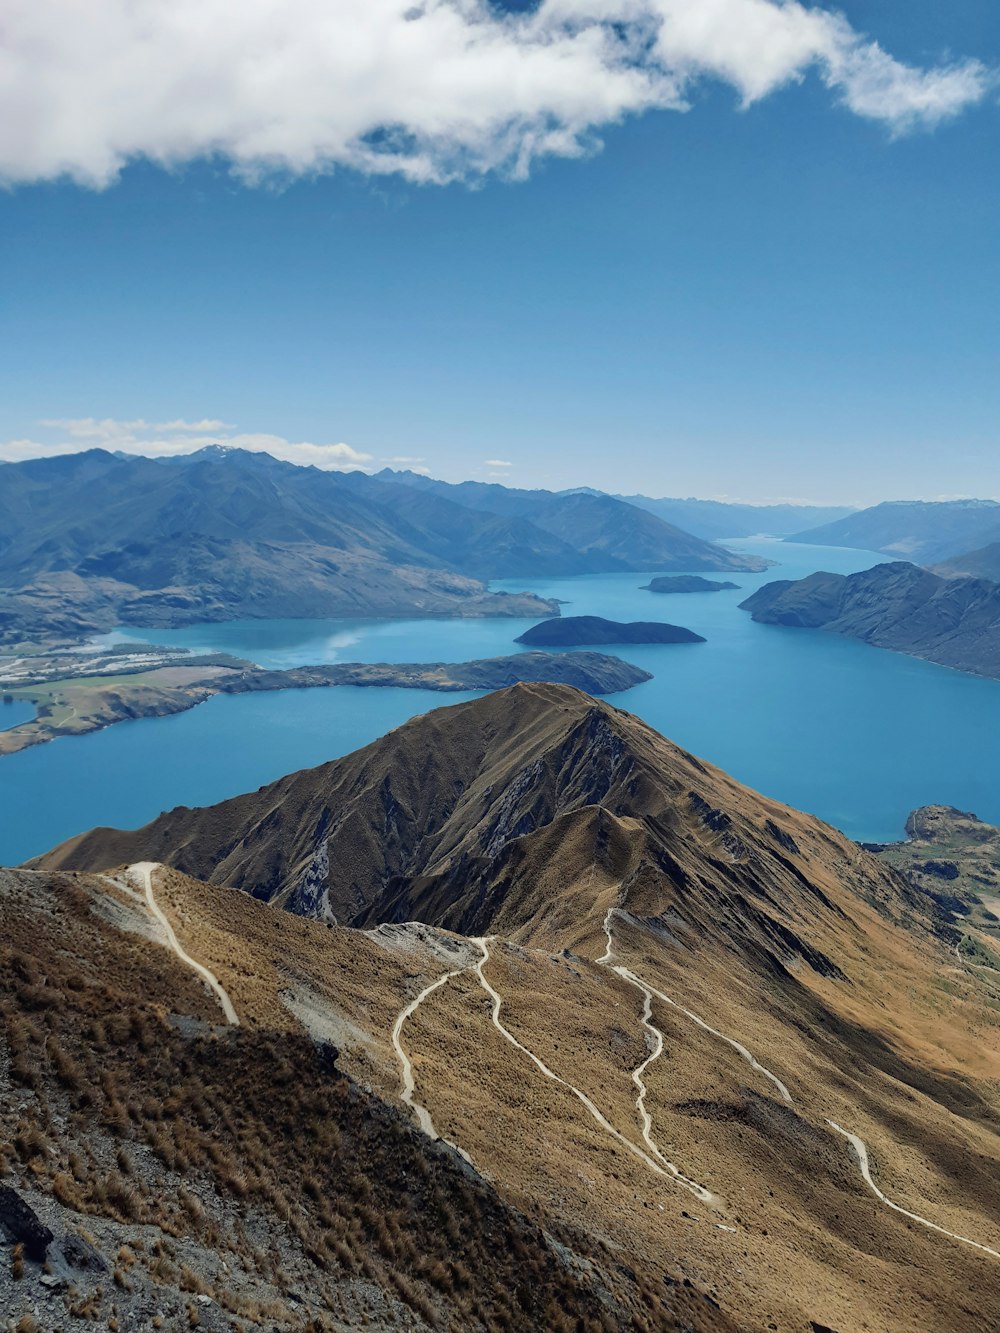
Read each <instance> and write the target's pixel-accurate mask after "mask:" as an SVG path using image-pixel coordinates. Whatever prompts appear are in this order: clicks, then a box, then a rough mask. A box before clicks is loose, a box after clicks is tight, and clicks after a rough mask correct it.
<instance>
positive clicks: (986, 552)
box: [934, 541, 1000, 583]
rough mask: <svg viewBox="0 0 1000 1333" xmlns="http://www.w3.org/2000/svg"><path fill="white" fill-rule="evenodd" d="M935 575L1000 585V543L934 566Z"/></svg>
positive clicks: (968, 552)
mask: <svg viewBox="0 0 1000 1333" xmlns="http://www.w3.org/2000/svg"><path fill="white" fill-rule="evenodd" d="M934 573H935V574H941V575H943V576H944V577H945V578H946V579H953V578H974V579H988V580H989V581H990V582H991V583H1000V541H995V542H990V544H989V545H988V546H983V547H980V548H979V549H978V550H975V551H967V552H966V553H965V554H963V555H955V556H952V557H951V558H950V559H948V560H942V561H941V562H940V563H939V564H936V565H935V566H934Z"/></svg>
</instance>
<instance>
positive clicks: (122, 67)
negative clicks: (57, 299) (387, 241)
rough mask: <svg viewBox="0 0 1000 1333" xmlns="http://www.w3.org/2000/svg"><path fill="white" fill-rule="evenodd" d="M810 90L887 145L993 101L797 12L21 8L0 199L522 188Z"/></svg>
mask: <svg viewBox="0 0 1000 1333" xmlns="http://www.w3.org/2000/svg"><path fill="white" fill-rule="evenodd" d="M810 72H813V73H815V74H816V76H817V77H818V78H819V79H820V80H821V81H822V82H823V83H824V84H825V85H826V87H827V88H828V89H829V90H830V92H831V94H832V95H833V98H834V100H835V101H836V102H838V103H840V104H841V105H843V106H845V107H846V108H848V109H849V110H850V111H852V112H853V113H854V114H856V115H858V116H862V117H866V118H868V119H871V120H874V121H878V122H881V123H883V124H885V125H886V126H887V127H888V128H889V129H890V130H891V131H892V132H900V131H903V130H907V129H911V128H917V127H921V126H923V127H931V126H934V125H936V124H937V123H939V122H940V121H942V120H944V119H946V118H948V117H950V116H954V115H956V114H958V113H959V112H961V111H962V110H964V109H965V108H967V107H969V106H970V105H972V104H974V103H976V102H978V101H980V100H982V98H983V97H984V96H985V95H986V93H987V91H988V90H989V89H990V88H991V87H992V86H993V85H994V83H995V78H994V75H993V73H992V72H990V71H988V70H987V69H986V68H985V67H984V66H983V65H982V64H981V63H980V62H979V61H976V60H974V59H966V60H960V61H949V62H946V63H942V64H940V65H938V66H936V67H931V68H927V69H921V68H917V67H914V66H912V65H907V64H904V63H901V62H900V61H897V60H895V59H894V58H893V57H892V56H891V55H890V54H889V53H888V52H886V51H885V50H883V49H882V47H881V46H879V45H878V43H876V42H874V41H872V40H870V39H869V38H868V37H866V36H865V35H864V34H862V33H859V32H858V31H856V30H855V29H854V28H853V27H851V25H850V24H849V23H848V21H847V20H846V19H845V18H844V17H843V16H841V15H840V14H837V13H835V12H833V11H831V10H828V9H822V8H809V7H806V6H805V5H802V4H799V3H797V2H796V0H542V3H541V4H539V5H538V7H537V8H535V9H533V10H531V11H530V12H527V13H519V14H511V13H506V14H505V13H502V12H499V11H498V10H497V9H496V8H495V7H494V6H492V5H491V4H489V3H488V2H487V0H336V3H333V2H332V0H247V3H244V4H240V5H233V4H231V3H230V2H229V0H173V2H172V3H170V4H165V3H163V0H128V2H127V3H126V0H89V3H88V4H86V5H81V4H79V2H78V0H7V2H6V4H5V6H4V17H3V25H2V28H0V180H3V181H6V182H7V183H9V184H13V183H24V182H32V181H43V180H53V179H58V178H60V177H69V178H71V179H73V180H75V181H76V182H78V183H80V184H83V185H88V186H93V187H104V186H107V185H109V184H111V183H112V182H113V181H114V180H115V179H116V177H117V175H118V173H119V172H120V171H121V169H122V167H123V166H125V165H126V164H127V163H128V162H130V161H133V160H135V159H139V158H146V159H149V160H152V161H154V162H157V163H160V164H162V165H164V166H173V165H178V164H181V163H184V162H189V161H192V160H195V159H197V158H205V157H209V156H216V155H218V156H221V157H223V158H225V159H227V160H229V161H230V162H231V163H232V164H233V166H234V168H235V169H236V170H237V172H239V173H240V174H241V175H243V176H244V177H246V178H248V179H250V180H259V179H261V178H265V177H273V176H275V175H277V176H285V177H287V176H289V175H290V176H298V175H303V174H311V173H315V172H322V171H329V170H331V169H333V168H335V167H348V168H352V169H355V170H358V171H361V172H366V173H371V174H397V175H400V176H402V177H404V178H406V179H408V180H411V181H415V182H424V183H441V182H446V181H450V180H460V179H465V180H469V179H475V178H477V177H481V176H482V175H484V174H486V173H489V172H494V171H497V172H502V173H505V174H508V175H512V176H514V177H523V176H525V175H527V174H528V172H529V171H530V169H531V167H532V165H533V164H534V163H535V162H536V161H538V160H539V159H541V158H545V157H551V156H560V157H573V156H578V155H580V154H582V153H585V152H587V151H589V150H591V149H593V148H594V147H595V145H596V143H597V137H596V136H597V135H598V133H599V132H600V130H601V129H602V128H603V127H606V126H608V125H611V124H614V123H616V122H618V121H621V120H622V119H624V118H625V117H627V116H631V115H638V114H641V113H643V112H647V111H651V110H656V109H661V110H662V109H673V110H678V111H680V110H686V109H687V108H688V106H689V105H690V102H691V99H692V97H693V96H694V94H695V92H696V90H697V86H698V84H699V82H700V81H702V80H705V79H713V80H717V81H722V82H723V83H725V84H727V85H729V86H730V87H731V88H732V89H734V91H735V92H736V94H737V95H738V98H739V100H740V103H741V104H742V105H743V106H748V105H750V104H752V103H753V102H755V101H757V100H759V99H760V98H762V97H766V96H768V95H769V94H770V93H773V92H774V91H776V90H777V89H779V88H781V87H782V86H784V85H787V84H789V83H792V82H795V81H798V80H801V79H802V78H803V77H805V76H806V75H807V74H808V73H810Z"/></svg>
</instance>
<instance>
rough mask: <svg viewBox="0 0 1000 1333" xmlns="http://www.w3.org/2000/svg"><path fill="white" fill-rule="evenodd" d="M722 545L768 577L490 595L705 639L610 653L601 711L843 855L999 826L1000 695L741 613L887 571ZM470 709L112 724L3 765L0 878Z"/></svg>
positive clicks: (394, 703) (253, 705) (394, 701)
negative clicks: (616, 663)
mask: <svg viewBox="0 0 1000 1333" xmlns="http://www.w3.org/2000/svg"><path fill="white" fill-rule="evenodd" d="M730 545H732V546H734V547H736V546H738V547H740V548H742V549H744V550H748V551H753V552H755V553H758V554H763V555H766V556H768V557H769V558H771V559H773V560H777V561H780V567H779V568H774V569H772V570H769V571H768V572H767V573H766V574H756V575H743V574H740V575H734V576H733V580H734V582H737V583H739V584H740V585H741V586H740V589H739V590H738V591H735V592H720V593H694V594H688V595H683V596H660V595H657V594H655V593H650V592H644V591H642V590H641V589H640V586H639V585H640V584H642V583H645V582H647V581H648V579H647V577H645V576H643V575H637V574H627V575H596V576H589V577H585V578H578V579H553V580H535V581H531V582H530V583H528V582H527V581H525V580H516V581H513V582H509V583H506V584H498V585H496V586H497V587H501V588H507V589H508V590H510V591H519V590H521V589H523V588H524V587H526V586H530V587H531V588H532V589H533V590H534V591H537V592H539V593H542V594H543V595H545V596H554V597H560V598H562V599H564V600H565V601H566V602H567V603H568V605H566V606H564V607H563V613H564V614H565V615H575V614H578V615H583V614H597V615H604V616H608V617H611V618H614V619H623V620H636V619H645V620H669V621H673V622H674V623H677V624H681V625H686V626H688V627H689V628H690V629H693V630H696V631H697V632H698V633H700V634H703V635H704V636H705V637H706V639H707V640H708V642H707V643H704V644H690V645H688V644H685V645H636V646H634V647H623V648H622V649H621V650H620V655H621V656H622V657H625V658H627V659H628V660H630V661H632V662H635V663H637V664H638V665H640V666H643V667H645V668H646V669H647V670H648V671H651V672H653V675H654V679H653V680H651V681H649V682H648V683H647V684H645V685H640V686H638V687H637V688H636V689H633V690H630V691H628V692H626V693H624V694H620V695H616V696H613V700H612V702H614V703H616V704H617V705H618V706H619V707H623V708H627V709H629V711H631V712H634V713H637V714H639V715H640V716H641V717H643V718H644V719H645V720H646V721H647V722H649V723H650V724H651V725H653V726H654V727H656V728H657V730H659V731H662V732H663V733H664V734H665V735H667V736H670V737H671V738H672V739H673V740H675V741H677V742H679V743H680V744H681V745H684V746H685V747H687V748H688V749H690V750H692V751H694V752H695V753H696V754H698V755H701V756H702V757H704V758H706V759H709V760H711V761H712V762H713V763H715V764H719V765H720V766H721V767H723V768H725V769H728V771H729V772H731V773H732V774H733V775H734V776H735V777H737V778H739V779H740V780H741V781H743V782H746V783H749V784H750V785H751V786H753V787H756V788H757V789H758V790H760V791H763V792H765V793H767V794H768V795H769V796H774V797H776V798H778V799H779V800H782V801H786V802H788V803H789V804H790V805H795V806H798V807H800V808H801V809H804V810H809V811H812V812H813V813H815V814H818V815H820V816H821V817H822V818H824V819H827V820H829V821H830V822H831V823H833V824H835V825H837V826H838V827H839V828H841V829H843V830H844V831H845V832H846V833H848V834H849V835H850V836H852V837H855V838H861V839H866V840H868V839H871V840H887V839H890V838H896V837H899V836H901V834H902V829H903V822H904V820H905V818H906V815H907V813H908V812H909V811H910V810H911V809H912V808H914V807H915V806H917V805H921V804H926V803H928V802H932V801H940V802H947V803H949V804H952V805H957V806H960V807H962V808H964V809H971V810H975V811H976V812H977V813H978V814H980V815H981V816H982V817H983V818H986V819H991V820H994V821H996V822H998V823H1000V746H998V745H997V743H996V742H997V737H998V736H1000V682H997V681H988V680H981V679H979V678H977V677H974V676H966V675H962V674H961V673H959V672H955V671H949V670H946V669H945V668H943V667H937V666H933V665H931V664H930V663H927V662H919V661H916V660H915V659H912V658H908V657H904V656H901V655H899V654H895V653H888V652H884V651H880V650H879V649H875V648H869V647H868V646H866V645H865V644H860V643H854V642H852V641H850V640H847V639H838V638H837V637H836V636H834V635H828V634H823V633H821V632H818V631H808V630H793V629H783V628H780V627H775V626H768V625H755V624H754V623H753V621H752V620H751V619H750V617H749V616H748V615H747V613H746V612H745V611H740V610H738V609H737V606H738V603H739V602H740V600H742V598H744V597H746V596H747V595H748V594H749V592H750V591H752V589H753V588H755V587H758V586H759V585H760V584H761V583H766V582H768V581H769V580H770V579H773V578H798V577H801V576H802V575H804V574H808V573H811V572H812V571H814V570H816V569H830V570H834V571H837V572H841V573H847V572H850V571H852V570H856V569H866V568H869V567H870V566H871V565H872V564H874V563H876V562H877V561H879V560H881V559H883V558H884V557H881V556H878V555H874V554H872V553H870V552H864V551H847V550H839V549H830V548H823V547H812V546H793V545H790V544H785V543H780V542H773V541H768V540H766V539H753V540H749V539H748V540H746V541H740V542H733V543H730ZM531 623H532V622H531V621H529V620H525V621H520V620H432V621H427V620H412V621H366V620H358V621H244V622H236V623H232V624H228V625H208V626H196V627H194V628H189V629H184V630H174V631H165V630H156V631H153V632H150V633H148V634H147V635H143V634H142V633H140V632H139V631H134V630H128V631H120V632H118V633H117V634H116V636H114V637H116V638H118V639H119V640H121V639H129V638H132V639H141V638H143V637H147V638H149V639H151V640H153V641H155V642H157V643H167V644H178V645H183V646H185V647H190V648H195V649H202V650H216V651H218V650H225V651H228V652H232V653H236V654H237V655H241V656H246V657H249V658H251V659H253V660H254V661H257V662H259V663H261V664H262V665H267V666H294V665H300V664H304V663H309V662H332V661H370V662H373V661H390V662H391V661H397V662H398V661H432V660H441V661H462V660H466V659H470V658H477V657H490V656H495V655H497V654H501V653H508V652H515V651H517V646H516V645H515V644H514V643H513V639H514V638H515V637H516V636H517V635H518V634H520V633H521V632H522V630H523V629H525V628H527V626H528V625H529V624H531ZM470 697H473V696H471V695H465V694H462V695H442V694H436V693H434V692H431V691H424V690H396V689H360V688H353V687H351V688H340V689H329V690H288V691H283V692H280V693H275V694H252V695H236V696H232V697H229V696H219V697H217V698H214V699H211V700H209V701H208V702H207V703H205V704H202V705H201V706H200V707H198V708H195V709H193V710H191V711H190V712H188V713H183V714H180V715H178V716H176V717H169V718H155V719H147V720H143V721H139V722H126V723H120V724H119V725H117V726H114V727H111V728H109V729H108V730H106V731H103V732H97V733H95V734H93V735H91V736H86V737H82V738H67V739H64V740H58V741H54V742H52V743H51V744H49V745H42V746H37V747H35V748H34V749H31V750H27V751H24V752H22V753H21V754H18V755H12V756H9V757H7V758H3V759H0V810H2V812H3V817H2V821H0V863H11V862H16V861H20V860H23V859H25V858H26V857H28V856H31V855H33V854H35V853H37V852H40V851H43V850H45V849H46V848H47V847H50V846H51V845H52V844H53V843H55V842H57V841H59V840H60V839H62V838H65V837H68V836H69V835H71V834H73V833H76V832H79V831H80V830H82V829H86V828H89V827H91V826H93V825H95V824H115V825H119V826H134V825H136V824H140V823H143V822H144V821H146V820H148V819H151V818H153V817H154V816H155V815H157V814H159V813H160V812H161V811H162V810H166V809H169V808H171V807H172V806H174V805H177V804H181V803H183V804H186V805H201V804H205V803H206V802H212V801H217V800H221V799H223V798H224V797H226V796H230V795H234V794H235V793H237V792H241V791H248V790H251V789H253V788H255V787H258V786H260V785H262V784H263V783H265V782H269V781H271V780H273V779H274V778H276V777H279V776H280V775H281V774H283V773H286V772H290V771H292V770H294V769H297V768H302V767H304V766H307V765H311V764H318V763H322V762H323V761H324V760H326V759H331V758H334V757H336V756H338V755H341V754H346V753H348V752H349V751H350V750H352V749H355V748H357V747H358V746H360V745H363V744H366V743H367V742H368V741H371V740H374V739H375V738H376V737H377V736H380V735H382V734H384V733H385V732H386V731H388V730H390V729H391V728H392V727H395V726H398V725H399V724H400V723H401V722H403V721H405V720H406V719H407V718H408V717H411V716H413V715H414V714H416V713H422V712H426V711H427V710H429V709H431V708H437V707H440V706H442V705H444V704H448V703H455V702H458V701H459V700H460V699H464V698H470ZM3 718H4V712H3V709H2V706H0V721H2V720H3Z"/></svg>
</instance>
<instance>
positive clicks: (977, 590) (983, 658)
mask: <svg viewBox="0 0 1000 1333" xmlns="http://www.w3.org/2000/svg"><path fill="white" fill-rule="evenodd" d="M740 605H741V607H743V609H744V610H746V611H749V612H750V613H751V615H752V616H753V618H754V620H758V621H761V622H763V623H764V624H769V625H790V626H795V627H798V628H806V629H823V630H828V631H830V632H831V633H834V634H843V635H845V636H847V637H848V638H852V639H862V640H864V642H866V643H871V644H874V645H875V646H876V647H879V648H892V649H894V650H895V651H897V652H902V653H910V654H911V655H912V656H914V657H923V658H926V659H927V660H928V661H930V662H939V663H941V665H943V666H949V667H957V668H958V669H959V670H961V671H971V672H975V673H976V674H977V675H981V676H992V677H994V678H997V677H1000V584H998V583H991V582H989V581H987V580H985V579H976V578H943V577H942V576H941V575H940V574H935V573H933V572H932V571H931V570H928V569H920V568H918V567H917V566H916V565H911V564H908V563H906V562H905V561H898V562H893V563H889V564H882V565H876V566H875V567H874V568H873V569H866V570H862V571H861V572H859V573H857V574H847V575H844V574H829V573H822V572H821V573H817V574H810V575H809V576H808V578H804V579H796V580H788V579H779V580H776V581H774V582H773V583H767V584H765V585H764V586H763V587H762V588H759V589H758V590H757V591H756V592H755V593H752V594H751V595H750V596H749V597H748V598H747V599H746V600H745V601H743V602H741V603H740Z"/></svg>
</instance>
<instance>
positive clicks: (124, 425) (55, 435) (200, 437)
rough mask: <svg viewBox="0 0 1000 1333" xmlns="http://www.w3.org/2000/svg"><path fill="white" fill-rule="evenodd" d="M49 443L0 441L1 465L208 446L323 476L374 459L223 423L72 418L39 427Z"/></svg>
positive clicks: (162, 453) (168, 453) (159, 454)
mask: <svg viewBox="0 0 1000 1333" xmlns="http://www.w3.org/2000/svg"><path fill="white" fill-rule="evenodd" d="M38 424H39V426H42V427H43V428H45V432H46V433H47V434H49V438H48V439H43V440H33V439H17V440H6V441H0V459H2V460H4V461H6V462H8V463H16V462H20V461H23V460H24V459H26V458H49V457H54V456H55V455H57V454H75V453H82V452H83V451H84V450H87V449H111V450H117V451H119V452H122V453H128V454H141V455H143V456H145V457H147V458H169V457H173V456H175V455H178V454H190V453H193V452H194V451H195V450H196V449H204V448H205V447H206V446H208V445H212V444H221V445H225V446H227V447H228V448H231V449H246V450H249V451H250V452H251V453H266V454H271V455H272V456H273V457H274V458H280V459H283V460H284V461H285V462H287V463H298V464H301V465H303V466H309V465H311V466H313V467H318V468H323V469H324V470H325V471H339V472H344V471H353V470H357V469H360V470H362V471H363V470H366V469H367V465H368V464H370V463H371V461H372V456H371V454H366V453H362V452H361V451H360V450H358V449H353V448H352V447H351V446H350V445H349V444H343V443H338V444H313V443H311V442H309V441H306V440H287V439H285V437H284V436H283V435H269V434H259V433H258V434H252V433H246V432H239V431H236V430H235V427H233V426H230V425H229V424H227V423H226V422H224V421H216V420H213V419H210V418H206V419H205V420H203V421H167V422H158V423H157V422H154V423H150V422H147V421H144V420H142V419H141V418H140V419H138V420H133V421H118V420H116V419H115V418H113V417H106V418H103V419H101V420H98V419H97V418H95V417H74V418H66V419H59V420H55V421H40V422H39V423H38Z"/></svg>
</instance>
